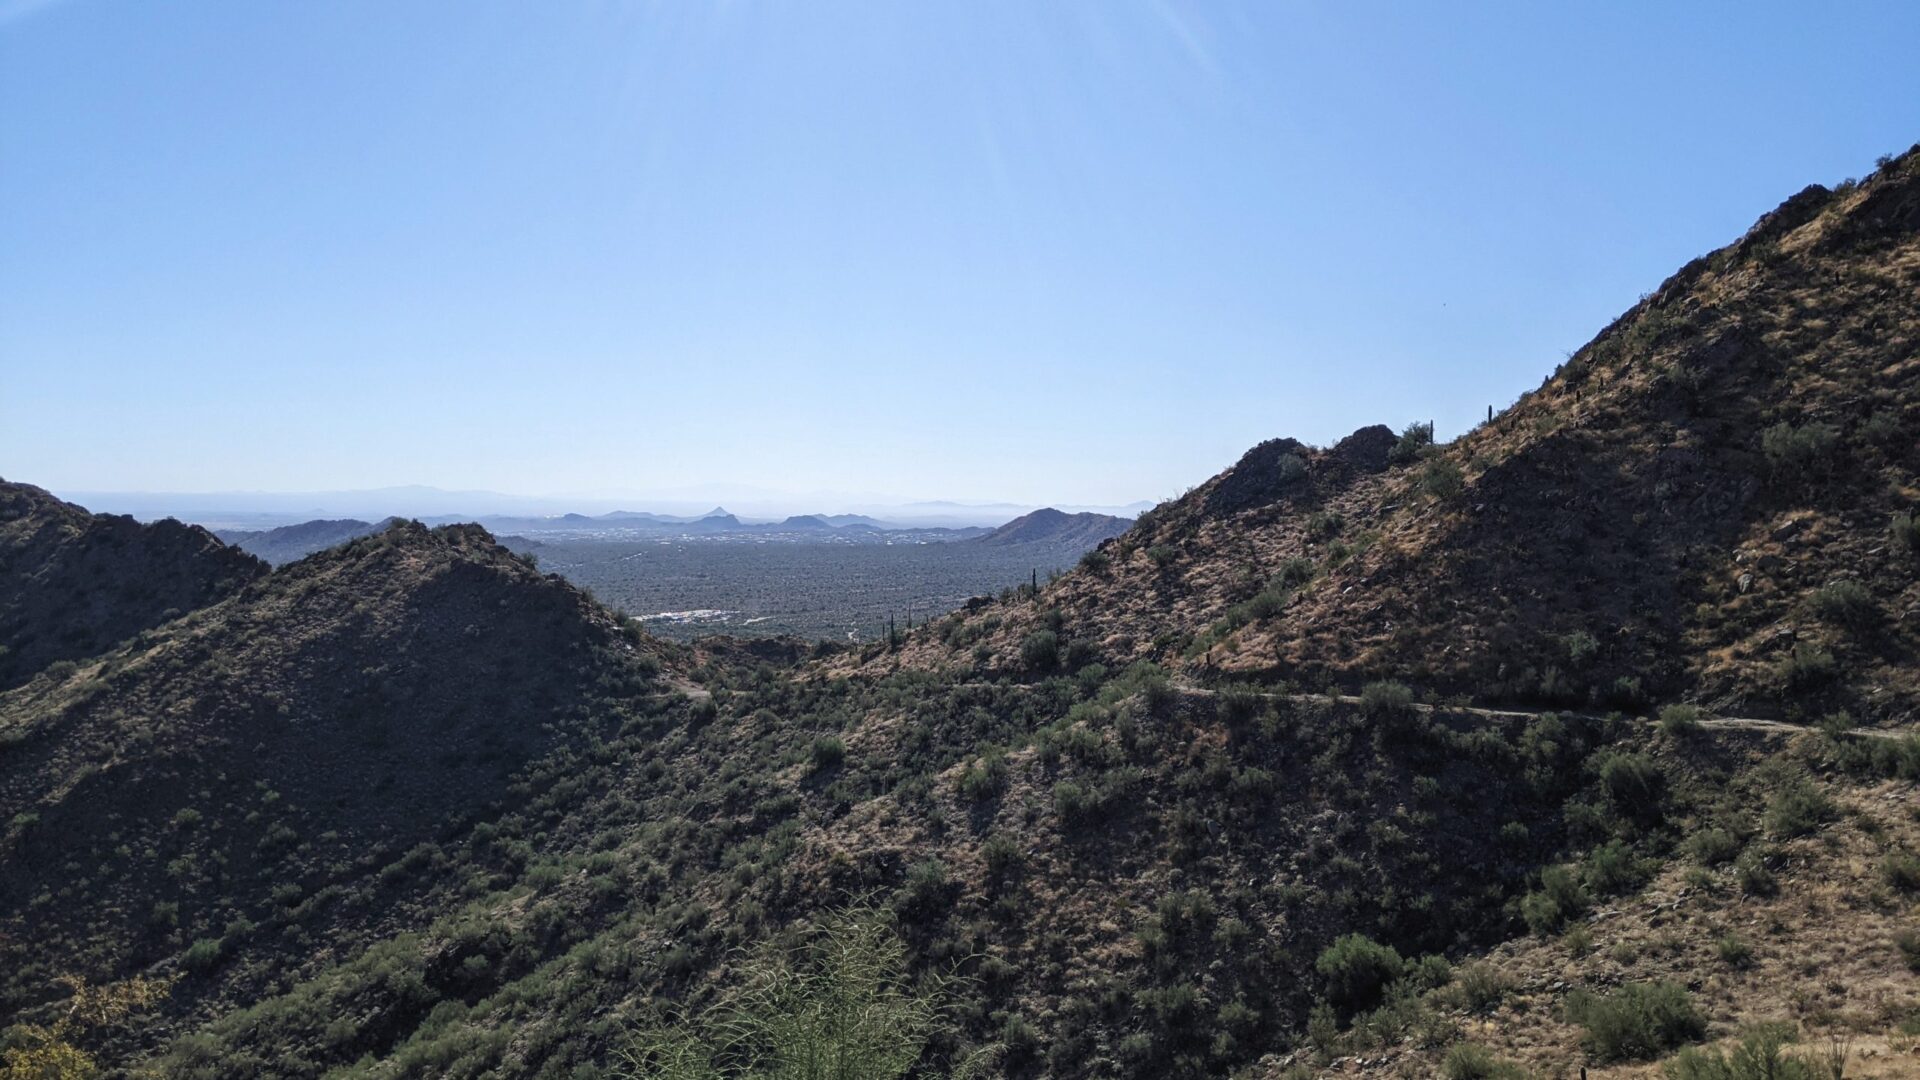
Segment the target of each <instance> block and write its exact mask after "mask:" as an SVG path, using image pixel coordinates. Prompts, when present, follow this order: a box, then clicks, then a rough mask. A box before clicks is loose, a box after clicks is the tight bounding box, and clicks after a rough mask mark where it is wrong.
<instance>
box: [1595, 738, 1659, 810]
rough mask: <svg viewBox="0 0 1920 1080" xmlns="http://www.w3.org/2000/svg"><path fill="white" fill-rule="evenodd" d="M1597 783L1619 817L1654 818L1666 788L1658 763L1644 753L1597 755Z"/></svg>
mask: <svg viewBox="0 0 1920 1080" xmlns="http://www.w3.org/2000/svg"><path fill="white" fill-rule="evenodd" d="M1597 771H1598V772H1599V774H1600V786H1601V787H1603V788H1605V789H1606V792H1607V798H1608V799H1610V800H1612V802H1613V805H1614V809H1615V810H1616V811H1617V812H1619V813H1620V814H1621V815H1622V816H1625V817H1633V818H1640V819H1649V818H1653V817H1657V816H1658V815H1659V812H1660V797H1661V795H1662V793H1664V791H1665V790H1666V776H1665V775H1664V774H1663V773H1661V771H1660V766H1659V765H1658V764H1656V763H1655V762H1654V760H1653V759H1652V758H1650V757H1647V756H1646V755H1645V754H1626V753H1608V754H1605V755H1604V756H1602V757H1601V758H1600V763H1599V767H1598V770H1597Z"/></svg>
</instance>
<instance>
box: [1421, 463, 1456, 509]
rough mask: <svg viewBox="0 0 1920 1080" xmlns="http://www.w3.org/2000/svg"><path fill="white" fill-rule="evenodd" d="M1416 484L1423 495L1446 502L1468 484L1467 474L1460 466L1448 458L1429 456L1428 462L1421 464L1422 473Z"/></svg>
mask: <svg viewBox="0 0 1920 1080" xmlns="http://www.w3.org/2000/svg"><path fill="white" fill-rule="evenodd" d="M1414 485H1415V486H1416V487H1418V488H1419V489H1420V493H1421V494H1422V495H1425V496H1426V497H1428V498H1430V499H1434V500H1436V501H1439V502H1445V501H1446V500H1448V499H1451V498H1453V497H1455V496H1457V495H1459V494H1460V492H1461V489H1462V488H1464V487H1465V486H1466V476H1465V474H1464V473H1462V472H1461V471H1460V466H1458V465H1456V464H1454V463H1453V462H1452V461H1451V460H1449V459H1447V458H1444V457H1436V458H1429V459H1428V460H1427V463H1426V464H1424V465H1422V466H1420V475H1419V477H1418V478H1417V479H1416V480H1415V481H1414Z"/></svg>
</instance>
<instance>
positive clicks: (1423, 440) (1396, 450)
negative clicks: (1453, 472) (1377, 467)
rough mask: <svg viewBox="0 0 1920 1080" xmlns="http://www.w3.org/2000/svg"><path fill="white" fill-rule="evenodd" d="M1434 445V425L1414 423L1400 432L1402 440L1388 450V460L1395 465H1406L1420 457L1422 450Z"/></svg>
mask: <svg viewBox="0 0 1920 1080" xmlns="http://www.w3.org/2000/svg"><path fill="white" fill-rule="evenodd" d="M1432 445H1433V425H1432V424H1430V423H1428V424H1421V423H1413V424H1408V425H1407V427H1406V430H1404V431H1402V432H1401V433H1400V441H1399V442H1397V443H1394V444H1393V448H1392V449H1390V450H1388V451H1387V460H1388V461H1390V462H1392V463H1393V464H1395V465H1405V464H1406V463H1407V462H1409V461H1413V460H1414V459H1416V458H1418V457H1419V456H1420V454H1421V452H1422V451H1424V450H1426V448H1427V447H1429V446H1432Z"/></svg>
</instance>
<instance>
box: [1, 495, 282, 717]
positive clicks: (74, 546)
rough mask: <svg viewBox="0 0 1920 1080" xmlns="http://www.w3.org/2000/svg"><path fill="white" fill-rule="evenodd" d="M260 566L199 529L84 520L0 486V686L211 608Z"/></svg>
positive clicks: (56, 503) (68, 508)
mask: <svg viewBox="0 0 1920 1080" xmlns="http://www.w3.org/2000/svg"><path fill="white" fill-rule="evenodd" d="M266 570H267V567H266V565H265V564H264V563H262V562H260V561H259V560H258V559H255V558H253V557H252V556H250V555H247V554H244V553H242V552H240V551H237V550H234V549H231V548H228V547H225V546H224V545H222V544H221V543H220V541H218V540H216V539H215V538H214V537H213V535H212V534H211V533H209V532H207V531H206V530H205V529H202V528H199V527H198V526H192V525H182V524H180V523H179V522H177V521H174V520H172V519H171V518H169V519H167V520H165V521H156V522H154V523H152V524H150V525H142V524H140V523H139V522H136V521H134V520H133V519H132V518H130V517H118V516H114V515H109V514H90V513H88V512H87V511H85V510H83V509H81V508H80V507H78V506H75V505H73V504H72V503H69V502H63V501H62V500H60V499H56V498H54V497H53V496H52V495H49V494H48V493H47V492H45V491H43V490H41V489H40V488H37V487H33V486H31V485H28V484H16V483H8V482H7V481H4V480H0V690H4V689H6V688H8V687H11V686H18V685H19V684H21V683H23V682H25V681H27V680H28V679H30V678H32V677H33V676H34V674H35V673H37V672H39V671H40V670H41V669H43V668H45V667H47V665H49V664H54V663H58V662H60V661H70V660H78V659H80V658H82V657H87V656H93V655H95V654H96V653H99V652H102V651H104V650H105V649H107V648H109V647H111V646H113V645H116V644H118V643H119V642H121V641H123V640H125V639H126V638H129V637H131V636H133V635H134V634H137V633H139V632H140V631H142V630H146V629H150V628H152V627H155V626H158V625H160V624H161V623H163V622H167V621H169V620H172V619H175V618H178V617H180V616H181V615H184V614H186V613H187V612H189V611H192V610H193V609H195V608H198V607H203V606H205V605H207V604H210V603H212V602H214V601H215V600H218V599H220V598H221V597H222V596H225V595H227V594H229V593H231V592H233V591H234V590H235V589H238V588H239V587H240V586H242V585H245V584H246V583H247V582H249V581H252V580H254V579H255V578H257V577H259V576H261V575H262V574H264V573H266Z"/></svg>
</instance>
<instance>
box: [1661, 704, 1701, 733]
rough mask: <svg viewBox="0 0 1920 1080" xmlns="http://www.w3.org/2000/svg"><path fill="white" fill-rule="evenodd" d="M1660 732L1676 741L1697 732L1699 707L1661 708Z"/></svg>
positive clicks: (1673, 706) (1670, 706) (1676, 706)
mask: <svg viewBox="0 0 1920 1080" xmlns="http://www.w3.org/2000/svg"><path fill="white" fill-rule="evenodd" d="M1660 730H1661V731H1663V732H1665V733H1666V734H1667V735H1669V736H1671V737H1673V738H1676V739H1682V738H1686V737H1688V736H1690V735H1692V734H1693V733H1694V732H1697V731H1699V730H1700V709H1699V707H1698V706H1695V705H1663V706H1661V708H1660Z"/></svg>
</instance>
